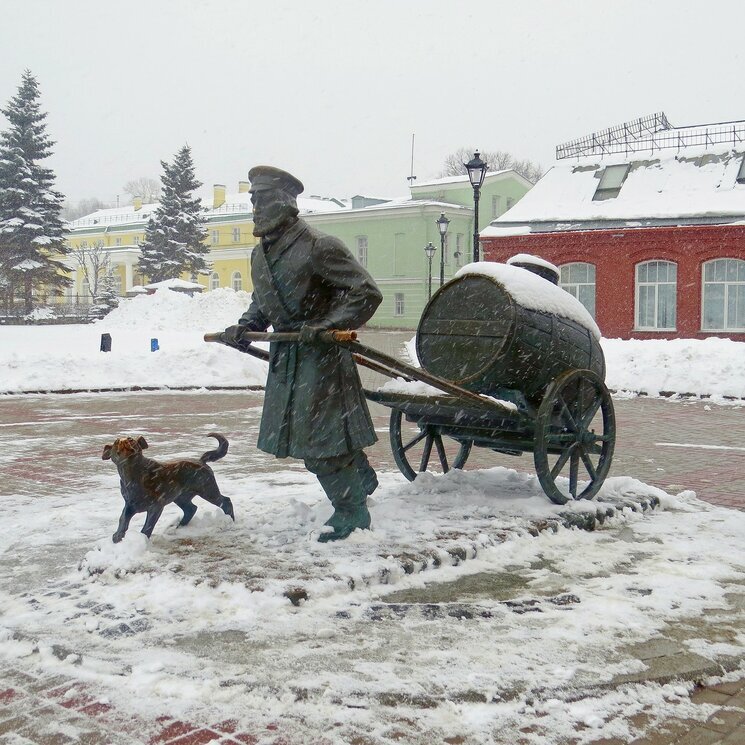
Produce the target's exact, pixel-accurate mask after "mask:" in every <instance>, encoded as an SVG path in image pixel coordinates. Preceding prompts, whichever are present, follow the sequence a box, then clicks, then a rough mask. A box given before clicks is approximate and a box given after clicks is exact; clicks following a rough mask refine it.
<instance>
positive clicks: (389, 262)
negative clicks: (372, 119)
mask: <svg viewBox="0 0 745 745" xmlns="http://www.w3.org/2000/svg"><path fill="white" fill-rule="evenodd" d="M530 187H531V184H530V182H529V181H527V180H526V179H524V178H523V177H522V176H520V175H519V174H517V173H516V172H514V171H500V172H495V173H490V174H487V175H486V178H485V180H484V184H483V186H482V189H481V205H482V211H481V212H480V216H479V222H480V223H481V224H482V225H485V224H487V223H488V222H489V220H490V219H491V218H492V217H493V216H494V215H497V216H498V215H501V214H503V213H504V212H505V211H506V210H508V209H510V208H511V207H512V206H513V205H514V204H515V203H517V201H518V200H519V199H521V198H522V196H523V195H524V194H525V193H526V192H527V191H528V190H529V189H530ZM248 189H249V183H248V182H240V183H239V186H238V191H237V192H235V193H232V194H229V193H227V190H226V188H225V186H223V185H221V184H216V185H215V186H214V188H213V199H212V205H211V207H208V208H205V212H204V217H205V229H206V231H207V236H206V239H205V240H206V243H207V244H208V246H209V248H210V252H209V257H208V259H209V262H210V265H211V270H210V273H209V275H207V276H198V277H196V278H194V280H195V281H197V282H199V283H200V284H202V285H203V286H204V288H205V290H207V291H209V290H213V289H216V288H218V287H232V288H233V289H235V290H247V291H250V290H251V289H252V287H251V254H252V252H253V249H254V247H255V246H256V242H257V239H256V238H255V237H254V236H253V221H252V217H253V215H252V208H251V201H250V194H249V191H248ZM156 206H157V205H143V204H142V203H141V202H140V201H139V200H135V202H134V204H133V205H131V206H127V207H122V208H116V209H106V210H99V211H98V212H95V213H93V214H91V215H87V216H86V217H84V218H81V219H79V220H75V221H73V222H72V223H71V224H70V226H69V232H68V236H67V240H68V243H69V244H70V246H71V247H72V249H73V251H74V252H75V253H76V254H77V258H76V257H75V256H70V257H68V260H67V263H68V265H69V266H70V269H71V272H72V274H73V277H74V279H75V282H74V286H73V287H72V288H70V295H71V296H73V297H76V298H82V299H83V300H84V301H85V299H89V298H90V294H91V287H90V286H89V284H88V283H86V279H85V273H84V272H83V271H82V269H81V267H80V266H79V263H80V253H81V251H87V252H89V253H90V252H93V251H94V249H96V248H98V249H102V250H103V251H104V252H105V253H106V255H107V256H108V257H109V259H110V261H111V266H112V271H113V273H114V276H115V278H116V279H117V281H118V286H119V291H120V294H121V295H126V294H128V293H130V294H131V293H132V292H133V288H134V291H137V289H138V288H139V287H141V286H142V285H144V284H145V283H146V281H147V278H145V277H142V276H140V275H139V274H138V271H137V261H138V258H139V254H140V249H139V245H140V243H141V242H142V241H143V240H144V237H145V227H146V225H147V221H148V219H149V218H150V215H151V214H152V212H153V211H154V210H155V208H156ZM298 207H299V208H300V212H301V215H302V217H303V218H304V219H305V220H307V221H308V223H309V224H311V225H312V226H313V227H315V228H317V229H318V230H321V231H322V232H325V233H329V234H330V235H333V236H336V237H337V238H339V239H341V240H342V241H343V242H344V244H345V245H346V246H347V247H348V248H349V249H350V250H351V251H352V253H353V254H354V255H355V256H356V257H357V259H358V260H359V261H360V263H362V264H363V265H364V266H365V267H366V268H367V269H368V271H370V273H371V274H372V276H373V277H374V278H375V280H376V282H377V283H378V285H379V286H380V289H381V291H382V292H383V298H384V299H383V303H382V304H381V306H380V308H379V309H378V311H377V313H376V314H375V316H374V317H373V318H372V319H371V321H370V325H371V326H375V327H381V328H410V329H413V328H416V326H417V323H418V321H419V317H420V315H421V312H422V310H423V308H424V306H425V304H426V302H427V299H428V294H429V292H430V283H431V291H432V292H434V291H435V290H436V289H437V287H438V286H439V284H440V276H441V274H442V275H443V276H444V279H445V281H447V279H449V278H450V277H451V276H452V275H453V274H454V273H455V272H456V271H457V270H458V269H459V268H460V266H462V265H463V264H465V263H468V262H470V261H472V256H473V236H474V222H473V217H474V211H473V190H472V188H471V186H470V183H469V182H468V178H467V177H466V176H462V177H454V178H450V179H440V180H437V181H432V182H426V183H421V184H418V185H416V186H414V187H412V188H411V197H410V198H404V199H393V200H386V199H374V198H369V197H364V196H361V195H356V196H355V197H353V198H352V199H351V200H347V201H341V200H337V199H331V198H324V197H319V196H313V195H311V196H307V197H306V196H302V195H301V196H300V197H299V198H298ZM441 215H445V217H446V218H447V219H448V220H449V224H448V227H447V233H446V235H445V238H444V241H441V239H440V232H439V230H438V226H437V220H438V219H439V218H440V216H441ZM428 243H432V244H433V245H434V247H435V254H434V256H433V258H432V262H431V267H430V261H429V259H428V258H427V254H426V253H425V250H424V249H425V246H427V244H428ZM443 248H444V253H443V251H442V249H443ZM430 270H431V273H430ZM181 279H184V280H189V279H192V278H191V277H188V276H185V275H184V276H182V277H181Z"/></svg>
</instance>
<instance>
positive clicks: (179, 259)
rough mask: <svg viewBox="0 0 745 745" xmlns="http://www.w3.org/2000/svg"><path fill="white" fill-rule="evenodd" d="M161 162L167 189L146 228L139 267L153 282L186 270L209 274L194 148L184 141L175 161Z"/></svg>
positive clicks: (175, 276)
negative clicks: (196, 193) (194, 193)
mask: <svg viewBox="0 0 745 745" xmlns="http://www.w3.org/2000/svg"><path fill="white" fill-rule="evenodd" d="M160 164H161V166H162V167H163V175H162V176H161V181H162V182H163V191H162V192H161V198H160V204H159V205H158V207H157V209H156V210H155V212H154V213H153V215H152V216H151V218H150V220H149V221H148V224H147V227H146V229H145V240H144V242H143V243H142V245H141V246H140V250H141V254H140V260H139V271H140V272H141V273H142V274H144V275H145V276H146V277H148V278H149V279H150V281H151V282H162V281H163V280H166V279H171V278H177V277H178V276H179V275H180V274H182V273H184V272H187V273H188V274H190V275H191V276H194V275H196V274H207V273H208V271H209V269H208V265H207V261H206V258H205V257H206V255H207V254H208V252H209V249H208V247H207V246H206V245H205V243H204V239H205V237H206V235H207V231H206V230H205V229H204V227H203V226H204V217H203V215H202V209H201V205H200V202H199V199H198V198H196V197H194V196H193V194H192V192H193V191H194V189H198V188H199V187H200V186H201V185H202V184H201V182H199V181H197V180H196V178H195V176H194V164H193V163H192V159H191V148H190V147H189V146H188V145H184V147H182V148H181V150H179V151H178V153H176V157H175V158H174V160H173V163H170V164H169V163H166V162H165V161H163V160H162V161H161V162H160Z"/></svg>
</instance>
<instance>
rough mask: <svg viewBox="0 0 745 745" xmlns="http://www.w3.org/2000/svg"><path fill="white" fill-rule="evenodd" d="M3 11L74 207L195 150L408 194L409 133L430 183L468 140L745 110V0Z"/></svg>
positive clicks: (8, 46) (518, 152) (31, 7)
mask: <svg viewBox="0 0 745 745" xmlns="http://www.w3.org/2000/svg"><path fill="white" fill-rule="evenodd" d="M1 19H2V20H1V22H0V62H1V63H2V64H0V102H2V104H3V106H4V105H5V104H6V103H7V101H8V99H9V98H10V97H11V96H12V95H14V94H15V92H16V90H17V87H18V85H19V83H20V80H21V75H22V72H23V70H24V69H26V68H28V69H30V70H31V71H32V72H33V74H34V75H36V77H37V78H38V81H39V84H40V87H41V94H42V106H43V108H44V110H45V111H47V112H48V119H47V121H48V131H49V133H50V135H51V136H52V137H53V139H54V140H56V142H57V144H56V146H55V154H54V156H53V158H52V159H50V161H49V163H50V165H51V166H52V167H53V168H54V169H55V170H56V173H57V178H58V187H59V189H60V190H61V191H63V192H64V193H65V194H66V195H67V196H68V198H69V199H70V200H71V201H73V202H74V201H77V200H78V199H80V198H83V197H93V196H95V197H99V198H101V199H104V200H107V201H112V200H115V199H116V195H117V194H120V195H122V198H124V197H123V190H122V185H123V184H124V183H125V182H126V181H128V180H129V179H133V178H137V177H140V176H150V177H154V178H157V177H159V175H160V173H161V167H160V160H161V159H170V158H172V156H173V154H174V153H175V152H176V151H177V150H178V148H179V147H181V145H183V144H184V143H188V144H189V145H190V146H191V148H192V152H193V156H194V160H195V164H196V168H197V176H198V178H199V179H200V180H201V181H203V182H204V183H205V184H206V186H207V187H210V189H211V186H212V184H214V183H224V184H226V185H227V186H228V190H229V191H233V190H237V182H238V181H239V180H241V179H245V178H246V175H247V172H248V170H249V168H251V166H253V165H256V164H259V163H269V164H273V165H278V166H280V167H283V168H286V169H288V170H290V171H292V172H293V173H295V174H296V175H297V176H298V177H299V178H300V179H301V180H302V181H303V182H304V183H305V185H306V194H323V195H330V196H351V195H352V194H358V193H360V194H367V195H371V196H401V195H405V194H406V193H407V181H406V177H407V176H408V175H409V169H410V159H411V136H412V133H415V135H416V138H415V150H414V173H415V175H416V176H418V178H419V180H420V181H422V180H424V179H427V178H433V177H436V176H437V175H438V171H439V170H440V168H441V166H442V162H443V160H444V159H445V157H446V156H447V155H448V154H449V153H450V152H452V151H454V150H456V149H457V148H459V147H478V148H481V149H485V150H496V149H501V150H507V151H509V152H511V153H513V154H514V155H515V156H517V157H520V158H528V159H531V160H534V161H537V162H539V163H541V164H542V165H543V166H544V168H545V167H548V166H550V165H551V163H552V162H553V158H554V148H555V146H556V144H558V143H561V142H563V141H565V140H569V139H573V138H575V137H579V136H582V135H584V134H589V133H590V132H592V131H594V130H597V129H603V128H605V127H608V126H611V125H614V124H618V123H621V122H623V121H627V120H630V119H634V118H636V117H638V116H642V115H645V114H650V113H653V112H656V111H665V113H666V114H667V116H668V118H669V119H670V121H671V122H672V123H673V124H676V125H686V124H698V123H706V122H716V121H727V120H734V119H745V103H743V102H742V97H741V95H740V94H741V92H742V89H743V79H744V77H745V75H744V73H745V57H744V52H743V50H745V44H744V43H743V40H744V38H745V37H743V29H744V28H745V2H743V1H742V0H711V1H710V2H707V3H701V2H700V1H698V0H697V1H696V2H694V1H693V0H672V1H670V0H655V2H649V0H644V1H643V2H642V1H640V2H635V1H632V2H619V1H618V0H616V1H615V2H608V1H607V0H572V2H561V1H559V0H520V1H519V2H514V1H512V2H502V1H501V0H471V1H469V0H427V1H426V2H425V1H423V0H421V1H420V0H411V1H407V0H344V1H343V2H341V1H336V0H303V1H302V2H300V1H298V2H289V1H288V0H266V1H265V2H256V0H219V1H218V0H178V1H172V0H149V2H141V1H140V0H129V1H128V2H121V3H117V4H115V3H113V2H101V0H96V1H95V2H88V1H87V0H66V1H65V2H59V1H58V0H3V2H2V14H1ZM6 125H7V122H6V121H5V119H4V117H2V116H0V128H4V127H5V126H6ZM210 189H208V191H209V190H210Z"/></svg>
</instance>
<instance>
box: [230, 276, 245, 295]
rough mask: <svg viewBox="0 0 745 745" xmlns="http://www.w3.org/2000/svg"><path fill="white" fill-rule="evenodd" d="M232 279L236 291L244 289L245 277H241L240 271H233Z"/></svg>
mask: <svg viewBox="0 0 745 745" xmlns="http://www.w3.org/2000/svg"><path fill="white" fill-rule="evenodd" d="M230 281H231V283H232V285H233V289H234V290H235V291H236V292H238V291H239V290H242V289H243V277H241V273H240V272H233V276H232V278H231V280H230Z"/></svg>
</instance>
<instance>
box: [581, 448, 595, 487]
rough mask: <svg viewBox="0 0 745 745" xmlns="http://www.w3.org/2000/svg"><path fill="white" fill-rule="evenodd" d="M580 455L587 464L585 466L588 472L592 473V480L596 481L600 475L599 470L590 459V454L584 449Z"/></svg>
mask: <svg viewBox="0 0 745 745" xmlns="http://www.w3.org/2000/svg"><path fill="white" fill-rule="evenodd" d="M580 455H581V457H582V462H583V463H584V464H585V468H586V469H587V473H588V474H589V475H590V480H591V481H595V480H596V479H597V477H598V472H597V471H596V470H595V464H594V463H593V462H592V460H590V456H589V455H588V454H587V453H586V452H585V451H584V450H582V451H581V452H580Z"/></svg>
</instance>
